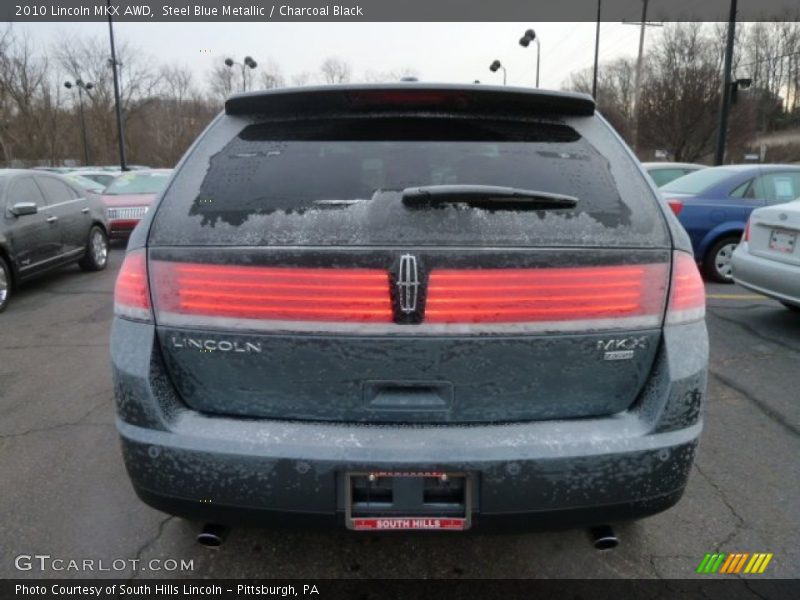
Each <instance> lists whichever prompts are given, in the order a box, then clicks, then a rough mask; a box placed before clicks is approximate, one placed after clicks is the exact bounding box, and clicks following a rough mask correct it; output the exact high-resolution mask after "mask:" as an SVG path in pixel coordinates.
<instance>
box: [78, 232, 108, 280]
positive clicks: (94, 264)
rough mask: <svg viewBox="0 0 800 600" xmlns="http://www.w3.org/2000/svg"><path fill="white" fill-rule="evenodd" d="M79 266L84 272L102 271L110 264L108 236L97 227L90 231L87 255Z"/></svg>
mask: <svg viewBox="0 0 800 600" xmlns="http://www.w3.org/2000/svg"><path fill="white" fill-rule="evenodd" d="M78 264H79V265H80V267H81V269H83V270H84V271H102V270H103V269H105V268H106V264H108V236H107V235H106V232H105V231H103V230H102V229H101V228H100V227H98V226H97V225H95V226H94V227H92V229H91V231H89V240H88V241H87V242H86V254H84V255H83V258H82V259H81V261H80V262H79V263H78Z"/></svg>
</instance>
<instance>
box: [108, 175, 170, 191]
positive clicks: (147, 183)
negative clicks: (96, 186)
mask: <svg viewBox="0 0 800 600" xmlns="http://www.w3.org/2000/svg"><path fill="white" fill-rule="evenodd" d="M169 177H170V173H124V174H122V175H120V176H119V177H117V178H116V179H115V180H114V181H113V182H112V183H111V185H109V186H108V187H107V188H106V190H105V193H106V194H111V195H115V194H158V193H159V192H161V191H163V189H164V188H165V187H166V185H167V182H168V181H169Z"/></svg>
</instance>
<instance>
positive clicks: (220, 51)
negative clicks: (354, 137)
mask: <svg viewBox="0 0 800 600" xmlns="http://www.w3.org/2000/svg"><path fill="white" fill-rule="evenodd" d="M14 27H15V28H16V29H17V30H18V31H21V30H25V31H27V32H28V33H30V35H31V37H32V38H33V40H34V42H35V43H36V45H37V46H38V47H39V49H40V50H44V49H46V48H47V47H48V44H50V43H52V40H55V39H60V38H61V37H62V36H65V35H66V36H69V37H75V38H79V37H81V36H100V37H102V39H103V40H107V39H108V25H107V24H106V23H35V24H32V23H26V24H16V25H14ZM114 27H115V35H116V37H117V38H118V39H119V40H125V41H127V42H128V43H130V44H133V45H134V46H136V47H138V48H139V49H140V50H141V51H142V53H143V54H145V55H149V56H151V57H153V58H154V59H155V60H156V61H157V62H167V61H171V62H174V63H176V64H179V65H186V66H188V67H189V68H191V69H192V71H193V72H194V74H195V77H196V82H197V83H198V84H203V83H204V82H205V78H206V76H207V74H208V72H209V70H210V69H211V68H212V66H213V65H214V64H219V63H221V62H222V61H223V60H224V59H225V57H226V56H232V57H233V58H236V59H239V60H241V58H242V57H244V56H245V55H248V54H249V55H251V56H252V57H253V58H254V59H255V60H256V61H259V62H261V63H266V61H267V59H271V60H273V61H275V62H276V63H277V64H278V65H280V68H281V71H282V74H283V75H284V77H285V78H286V80H287V81H290V79H291V76H292V75H294V74H297V73H301V72H304V71H308V72H314V73H317V72H318V71H319V66H320V64H321V63H322V61H323V60H324V59H325V58H326V57H328V56H337V57H339V58H341V59H343V60H345V61H347V62H348V63H350V65H351V67H352V69H353V77H354V79H356V80H358V79H361V78H363V76H364V74H365V73H366V72H368V71H372V72H376V73H377V72H385V71H389V70H394V69H402V68H405V67H408V68H411V69H414V70H415V71H417V72H418V73H419V75H420V78H421V79H422V80H424V81H447V82H467V81H468V82H471V81H474V80H475V79H479V80H481V81H482V82H484V83H490V82H491V83H502V73H501V72H498V73H491V72H490V71H489V68H488V67H489V64H490V63H491V62H492V61H493V60H494V59H499V60H500V61H501V62H502V63H503V64H504V65H505V66H506V68H507V73H508V83H509V85H532V84H533V82H534V77H535V64H536V51H535V49H534V46H533V45H531V46H530V47H529V48H527V49H525V48H522V47H521V46H520V45H519V43H518V40H519V38H520V36H521V35H522V33H523V32H524V30H525V29H526V28H528V27H534V29H535V30H536V32H537V34H538V36H539V38H540V40H541V49H542V58H541V85H542V87H549V88H560V87H561V84H562V82H563V81H564V80H565V79H566V78H567V77H568V76H569V74H570V73H571V72H574V71H578V70H580V69H583V68H586V67H589V66H591V65H592V63H593V60H594V33H595V24H594V23H540V24H527V23H357V24H350V23H291V24H287V23H115V25H114ZM658 34H659V30H658V29H657V28H648V32H647V35H648V36H651V37H650V39H651V40H652V39H654V37H653V36H656V35H658ZM638 36H639V28H638V26H635V25H624V24H622V23H603V24H602V26H601V34H600V60H601V61H604V60H609V59H612V58H616V57H618V56H622V55H627V56H635V55H636V52H637V47H638Z"/></svg>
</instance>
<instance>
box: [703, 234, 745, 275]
mask: <svg viewBox="0 0 800 600" xmlns="http://www.w3.org/2000/svg"><path fill="white" fill-rule="evenodd" d="M739 239H740V238H739V236H736V237H726V238H722V239H721V240H719V241H718V242H717V243H716V244H714V245H713V246H711V249H710V250H709V251H708V252H707V253H706V257H705V260H704V261H703V271H704V273H705V275H706V277H708V278H709V279H710V280H712V281H718V282H719V283H733V271H732V269H731V262H732V259H733V251H734V250H736V246H738V245H739Z"/></svg>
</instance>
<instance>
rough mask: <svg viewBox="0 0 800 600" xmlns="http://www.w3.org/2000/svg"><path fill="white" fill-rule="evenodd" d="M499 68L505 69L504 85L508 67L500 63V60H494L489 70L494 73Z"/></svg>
mask: <svg viewBox="0 0 800 600" xmlns="http://www.w3.org/2000/svg"><path fill="white" fill-rule="evenodd" d="M498 69H503V85H505V84H506V68H505V67H504V66H503V65H502V64H500V61H499V60H495V61H492V64H490V65H489V70H490V71H491V72H492V73H497V70H498Z"/></svg>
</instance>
